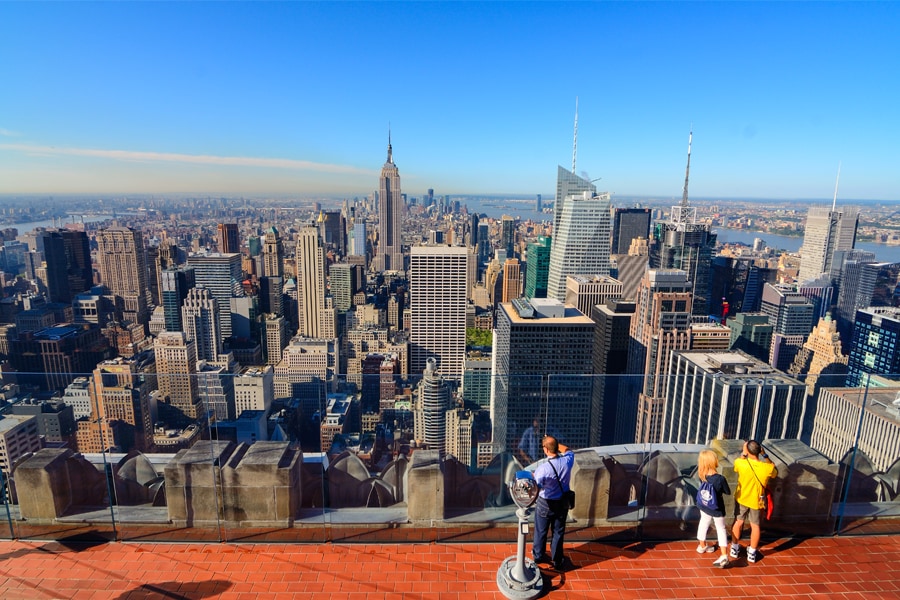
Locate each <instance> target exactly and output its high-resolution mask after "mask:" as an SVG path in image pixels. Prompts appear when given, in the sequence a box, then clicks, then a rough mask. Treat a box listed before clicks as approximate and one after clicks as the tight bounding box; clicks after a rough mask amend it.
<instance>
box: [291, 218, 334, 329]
mask: <svg viewBox="0 0 900 600" xmlns="http://www.w3.org/2000/svg"><path fill="white" fill-rule="evenodd" d="M296 260H297V310H298V317H299V323H300V329H299V330H298V332H297V334H298V335H302V336H305V337H309V338H328V339H330V338H333V337H335V316H334V313H335V310H334V307H333V304H332V306H331V307H330V308H329V307H327V306H326V302H325V289H326V281H325V251H324V249H323V248H322V242H321V238H320V237H319V230H318V228H316V227H315V226H313V225H307V226H305V227H303V228H301V229H300V233H299V234H298V236H297V254H296Z"/></svg>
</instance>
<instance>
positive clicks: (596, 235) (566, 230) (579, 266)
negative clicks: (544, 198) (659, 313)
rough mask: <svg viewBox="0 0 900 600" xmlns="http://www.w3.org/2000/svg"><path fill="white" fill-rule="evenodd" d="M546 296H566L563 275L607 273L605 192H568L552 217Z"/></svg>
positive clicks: (607, 204) (607, 238) (606, 210)
mask: <svg viewBox="0 0 900 600" xmlns="http://www.w3.org/2000/svg"><path fill="white" fill-rule="evenodd" d="M556 220H557V222H558V224H559V225H558V228H556V229H554V230H553V243H552V246H551V248H550V271H549V274H548V276H547V297H548V298H554V299H556V300H559V301H560V302H562V301H564V300H565V297H566V276H567V275H601V276H606V275H609V236H610V224H609V193H607V192H604V193H602V194H599V195H598V194H592V193H591V192H582V193H581V195H570V196H569V197H568V198H566V200H565V202H564V203H563V208H562V213H561V214H560V215H559V216H558V218H557V219H556Z"/></svg>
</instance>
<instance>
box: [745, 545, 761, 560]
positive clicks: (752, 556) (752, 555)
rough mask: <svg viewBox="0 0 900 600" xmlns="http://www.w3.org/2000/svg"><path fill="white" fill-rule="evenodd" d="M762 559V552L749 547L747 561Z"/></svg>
mask: <svg viewBox="0 0 900 600" xmlns="http://www.w3.org/2000/svg"><path fill="white" fill-rule="evenodd" d="M760 559H762V553H761V552H760V551H759V550H750V549H749V548H748V549H747V562H748V563H755V562H756V561H758V560H760Z"/></svg>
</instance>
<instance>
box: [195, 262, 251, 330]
mask: <svg viewBox="0 0 900 600" xmlns="http://www.w3.org/2000/svg"><path fill="white" fill-rule="evenodd" d="M187 262H188V266H189V267H192V268H193V269H194V281H195V282H196V285H197V286H203V287H205V288H206V289H208V290H209V293H210V295H211V296H212V297H213V298H215V299H216V302H217V303H218V304H219V331H220V332H221V335H222V339H223V340H227V339H228V338H230V337H231V336H232V325H231V299H232V298H239V297H242V296H243V295H244V289H243V287H242V286H241V281H242V279H243V278H242V271H241V255H240V254H234V253H233V254H222V253H221V252H214V253H210V254H194V255H193V256H189V257H188V261H187Z"/></svg>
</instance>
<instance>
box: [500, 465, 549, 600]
mask: <svg viewBox="0 0 900 600" xmlns="http://www.w3.org/2000/svg"><path fill="white" fill-rule="evenodd" d="M508 485H509V494H510V496H512V499H513V501H514V502H515V503H516V506H518V507H519V508H518V510H516V516H517V517H518V518H519V538H518V548H517V551H516V555H515V556H510V557H509V558H507V559H506V560H504V561H503V564H501V565H500V570H499V571H497V587H498V588H500V592H501V593H502V594H503V595H504V596H506V597H507V598H513V599H514V600H531V599H532V598H537V597H538V596H540V594H541V592H542V591H543V587H544V579H543V577H542V576H541V570H540V569H539V568H538V566H537V565H536V564H535V562H534V561H533V560H531V559H530V558H526V557H525V536H526V535H527V534H528V513H529V512H530V510H531V507H532V506H534V503H535V502H537V498H538V492H539V491H540V490H539V488H538V485H537V482H536V481H535V480H534V475H532V474H531V472H530V471H518V472H516V479H515V481H510V482H509V484H508Z"/></svg>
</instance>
